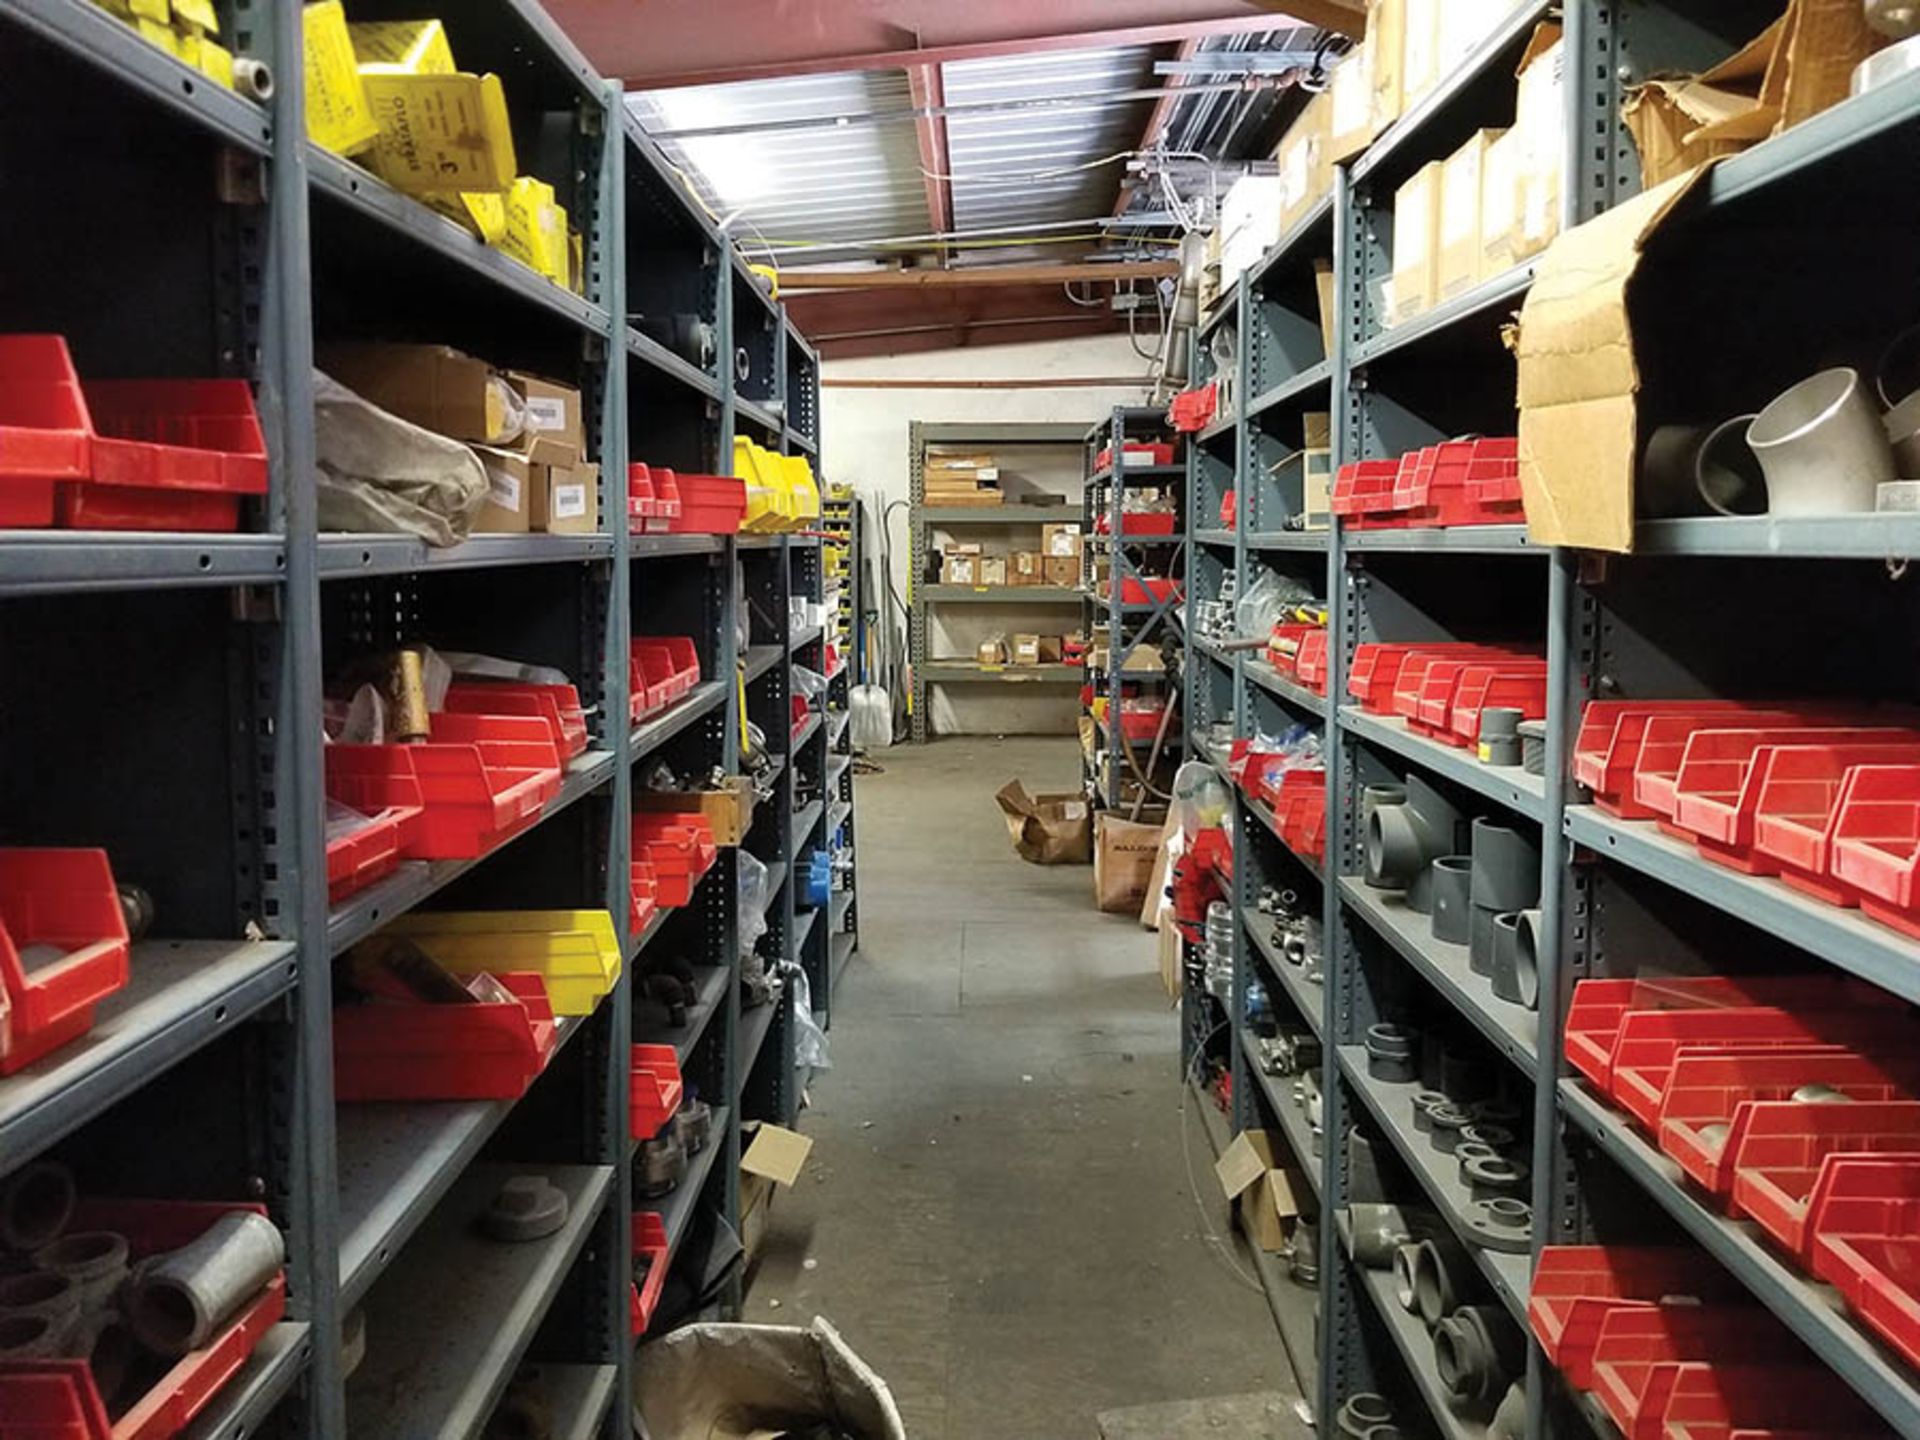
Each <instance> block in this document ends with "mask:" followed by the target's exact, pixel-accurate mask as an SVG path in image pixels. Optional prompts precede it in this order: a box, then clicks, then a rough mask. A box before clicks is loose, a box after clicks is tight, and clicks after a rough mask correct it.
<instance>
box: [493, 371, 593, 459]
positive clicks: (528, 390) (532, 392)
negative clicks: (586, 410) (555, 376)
mask: <svg viewBox="0 0 1920 1440" xmlns="http://www.w3.org/2000/svg"><path fill="white" fill-rule="evenodd" d="M507 383H508V384H509V385H511V386H513V388H514V392H515V393H516V394H518V395H519V396H520V399H521V401H522V403H523V404H524V405H525V406H526V415H527V419H526V430H525V431H524V434H525V436H526V438H527V440H528V441H529V442H534V441H538V442H541V443H543V444H551V445H559V446H564V447H565V449H566V458H565V459H564V460H548V461H546V462H545V463H546V464H549V465H560V464H565V465H575V464H578V463H579V461H580V458H581V457H582V456H583V455H585V454H586V453H587V432H586V427H585V424H584V423H583V422H582V420H581V418H580V392H579V391H578V390H576V389H574V388H573V387H572V386H571V385H562V384H560V383H559V382H557V381H554V380H544V379H542V378H541V377H540V376H538V375H529V374H527V373H526V372H525V371H524V370H509V371H508V372H507ZM533 458H535V459H539V458H540V457H539V456H534V457H533Z"/></svg>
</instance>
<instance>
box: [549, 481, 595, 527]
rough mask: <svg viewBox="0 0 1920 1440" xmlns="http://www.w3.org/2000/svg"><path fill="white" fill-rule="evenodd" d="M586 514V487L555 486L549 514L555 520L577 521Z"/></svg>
mask: <svg viewBox="0 0 1920 1440" xmlns="http://www.w3.org/2000/svg"><path fill="white" fill-rule="evenodd" d="M586 513H587V487H586V486H584V485H556V486H554V487H553V505H552V507H551V514H552V517H553V518H554V519H555V520H578V519H579V518H580V517H581V516H583V515H585V514H586Z"/></svg>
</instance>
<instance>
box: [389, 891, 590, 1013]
mask: <svg viewBox="0 0 1920 1440" xmlns="http://www.w3.org/2000/svg"><path fill="white" fill-rule="evenodd" d="M386 933H387V934H389V935H399V936H404V937H406V938H407V939H408V940H411V941H412V942H413V943H414V944H416V945H418V946H419V947H420V948H421V949H422V950H424V951H426V952H427V954H428V955H430V956H432V957H433V959H435V960H437V961H439V962H440V964H442V965H444V966H445V967H446V968H447V969H449V970H451V971H452V972H453V973H454V974H456V975H476V974H478V973H480V972H481V971H483V970H485V971H488V972H490V973H493V974H499V973H501V972H503V971H507V970H531V971H537V972H538V973H539V975H540V977H541V978H542V979H543V980H545V981H546V982H547V998H548V999H549V1000H550V1001H551V1002H552V1004H553V1013H554V1014H556V1015H591V1014H592V1013H593V1010H594V1007H595V1006H596V1005H598V1004H599V1003H600V999H601V997H602V996H604V995H605V994H606V993H607V992H608V991H610V990H612V989H613V987H614V983H615V982H616V981H618V980H619V978H620V941H619V939H618V937H617V936H616V935H615V934H614V929H613V917H612V916H611V915H609V914H608V913H607V912H606V911H604V910H499V911H480V910H472V911H468V910H462V911H447V912H441V913H426V914H413V915H403V916H401V917H400V918H399V919H398V920H396V921H394V922H393V923H392V924H391V925H389V926H387V927H386Z"/></svg>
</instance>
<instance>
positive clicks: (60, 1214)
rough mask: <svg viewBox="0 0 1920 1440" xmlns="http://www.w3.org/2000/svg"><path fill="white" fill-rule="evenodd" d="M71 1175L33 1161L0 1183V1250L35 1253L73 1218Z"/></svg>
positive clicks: (56, 1166) (58, 1166) (49, 1162)
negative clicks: (34, 1251)
mask: <svg viewBox="0 0 1920 1440" xmlns="http://www.w3.org/2000/svg"><path fill="white" fill-rule="evenodd" d="M73 1202H74V1185H73V1172H72V1171H71V1170H69V1169H67V1167H66V1166H64V1165H61V1164H58V1163H56V1162H55V1161H52V1160H34V1161H31V1162H29V1163H28V1164H25V1165H22V1166H21V1167H20V1168H19V1169H18V1170H16V1171H14V1172H13V1173H12V1174H11V1175H9V1176H7V1177H6V1179H4V1180H0V1250H26V1251H33V1250H38V1249H39V1248H40V1247H41V1246H43V1245H49V1244H51V1243H52V1242H53V1241H55V1240H57V1239H58V1238H59V1237H60V1232H61V1231H63V1230H65V1229H66V1228H67V1222H68V1221H69V1220H71V1219H73Z"/></svg>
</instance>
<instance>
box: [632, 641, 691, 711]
mask: <svg viewBox="0 0 1920 1440" xmlns="http://www.w3.org/2000/svg"><path fill="white" fill-rule="evenodd" d="M633 644H634V645H635V646H641V645H645V646H649V647H652V648H653V649H656V650H658V651H661V652H663V653H662V655H661V657H660V658H661V659H662V660H664V662H665V663H664V671H665V674H666V677H667V684H668V690H669V694H668V699H669V700H678V699H679V698H680V697H681V696H682V695H685V694H686V693H687V692H688V691H690V690H692V689H693V687H694V686H696V685H698V684H699V683H700V652H699V651H698V650H696V649H695V648H694V644H693V639H692V637H691V636H687V635H636V636H634V637H633Z"/></svg>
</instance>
